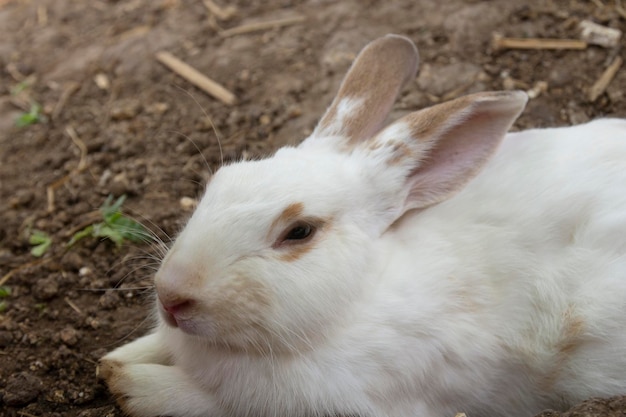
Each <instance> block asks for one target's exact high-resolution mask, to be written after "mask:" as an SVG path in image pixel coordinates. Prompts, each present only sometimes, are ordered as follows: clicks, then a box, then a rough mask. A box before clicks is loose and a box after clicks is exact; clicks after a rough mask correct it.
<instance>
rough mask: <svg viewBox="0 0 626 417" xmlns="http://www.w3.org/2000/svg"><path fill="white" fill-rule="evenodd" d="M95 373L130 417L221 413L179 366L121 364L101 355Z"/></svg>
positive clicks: (173, 416)
mask: <svg viewBox="0 0 626 417" xmlns="http://www.w3.org/2000/svg"><path fill="white" fill-rule="evenodd" d="M97 373H98V377H99V378H101V379H103V380H104V381H105V382H106V384H107V386H108V387H109V390H110V391H111V393H112V394H113V396H114V397H115V399H116V401H117V403H118V404H119V406H120V407H121V408H122V410H124V412H125V413H126V414H128V415H129V416H133V417H156V416H162V415H167V416H172V417H176V416H219V415H222V413H221V412H220V410H219V409H218V408H217V407H216V406H215V405H214V402H213V401H212V400H211V398H210V394H209V393H207V392H205V391H203V390H202V389H201V388H200V387H199V386H198V385H197V384H195V383H194V381H193V380H191V379H190V378H189V377H188V376H187V375H186V374H185V373H184V372H183V371H182V369H180V368H178V367H175V366H167V365H158V364H124V363H122V362H119V361H117V360H113V359H107V358H103V359H102V360H101V361H100V365H99V367H98V372H97Z"/></svg>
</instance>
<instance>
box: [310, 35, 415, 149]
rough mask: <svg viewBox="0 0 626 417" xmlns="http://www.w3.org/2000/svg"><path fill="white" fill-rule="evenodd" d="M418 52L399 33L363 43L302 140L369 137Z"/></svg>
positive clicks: (410, 71) (408, 77)
mask: <svg viewBox="0 0 626 417" xmlns="http://www.w3.org/2000/svg"><path fill="white" fill-rule="evenodd" d="M417 64H418V53H417V48H416V47H415V45H414V44H413V42H412V41H411V40H410V39H408V38H405V37H403V36H398V35H387V36H385V37H382V38H380V39H377V40H375V41H373V42H371V43H370V44H369V45H367V46H366V47H365V48H364V49H363V50H362V51H361V53H360V54H359V56H358V57H357V58H356V60H355V61H354V63H353V64H352V67H351V68H350V70H349V71H348V74H347V75H346V77H345V78H344V80H343V82H342V84H341V87H340V88H339V92H338V93H337V97H335V99H334V100H333V102H332V104H331V105H330V107H329V108H328V110H327V111H326V114H324V117H322V119H321V121H320V122H319V124H318V125H317V127H316V128H315V131H314V132H313V134H312V135H311V137H310V138H309V139H307V141H305V142H309V141H315V139H316V138H322V137H329V136H335V137H336V136H340V137H342V138H343V139H344V140H345V141H346V143H344V144H347V145H353V144H356V143H358V142H360V141H362V140H365V139H368V138H371V137H372V136H373V135H374V134H376V133H377V132H378V131H379V130H380V128H381V127H382V124H383V122H384V121H385V119H386V118H387V115H388V114H389V112H390V110H391V107H392V106H393V103H394V101H395V99H396V97H397V96H398V94H399V92H400V89H401V88H402V86H403V85H404V84H405V83H406V82H407V81H409V80H411V79H413V78H414V77H415V74H416V72H417Z"/></svg>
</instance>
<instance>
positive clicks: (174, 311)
mask: <svg viewBox="0 0 626 417" xmlns="http://www.w3.org/2000/svg"><path fill="white" fill-rule="evenodd" d="M192 304H193V302H192V301H191V300H177V301H174V302H163V301H162V300H161V305H162V306H163V310H165V311H167V312H168V313H170V314H171V315H173V316H177V315H180V314H183V313H184V311H185V310H187V309H189V307H191V305H192Z"/></svg>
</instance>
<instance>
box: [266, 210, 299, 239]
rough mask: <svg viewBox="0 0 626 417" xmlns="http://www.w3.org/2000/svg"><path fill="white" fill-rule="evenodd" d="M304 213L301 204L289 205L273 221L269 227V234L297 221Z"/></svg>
mask: <svg viewBox="0 0 626 417" xmlns="http://www.w3.org/2000/svg"><path fill="white" fill-rule="evenodd" d="M303 212H304V204H302V203H292V204H289V205H288V206H287V207H286V208H285V209H284V210H283V211H282V213H280V215H279V216H278V217H276V218H275V219H274V221H273V222H272V224H271V226H270V233H272V231H273V230H274V229H275V228H276V227H277V226H280V225H283V224H287V223H291V222H293V221H294V220H296V219H298V217H300V216H302V213H303Z"/></svg>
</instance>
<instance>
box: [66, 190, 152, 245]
mask: <svg viewBox="0 0 626 417" xmlns="http://www.w3.org/2000/svg"><path fill="white" fill-rule="evenodd" d="M125 200H126V195H122V196H121V197H119V198H118V199H117V200H115V202H113V196H112V195H109V196H108V197H107V199H106V200H105V201H104V204H102V207H100V213H101V214H102V220H103V221H102V222H98V223H93V224H91V225H89V226H87V227H86V228H84V229H82V230H80V231H78V232H77V233H75V234H74V236H72V238H71V240H70V241H69V242H68V244H67V246H72V245H74V244H75V243H76V242H78V241H79V240H80V239H82V238H84V237H87V236H91V237H94V238H103V239H109V240H110V241H112V242H113V243H115V245H116V246H117V247H120V246H122V244H123V243H124V241H125V240H130V241H131V242H143V241H146V240H148V237H149V234H148V233H147V231H146V229H145V228H144V227H143V226H142V225H141V224H140V223H138V222H136V221H134V220H133V219H131V218H128V217H126V216H124V215H123V214H122V212H121V208H122V204H124V201H125Z"/></svg>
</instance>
